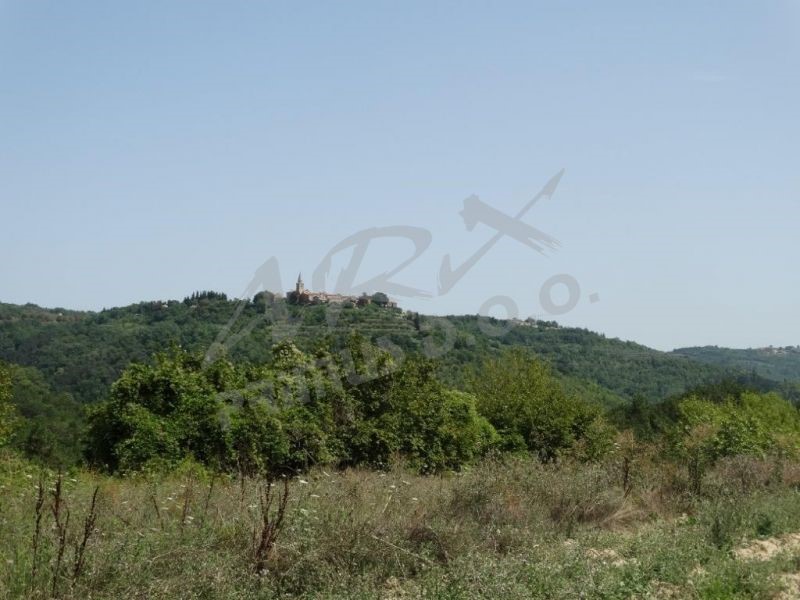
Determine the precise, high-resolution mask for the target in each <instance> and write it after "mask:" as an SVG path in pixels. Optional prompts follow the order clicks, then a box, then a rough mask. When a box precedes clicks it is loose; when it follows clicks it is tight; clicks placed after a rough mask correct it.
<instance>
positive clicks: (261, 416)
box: [87, 335, 608, 473]
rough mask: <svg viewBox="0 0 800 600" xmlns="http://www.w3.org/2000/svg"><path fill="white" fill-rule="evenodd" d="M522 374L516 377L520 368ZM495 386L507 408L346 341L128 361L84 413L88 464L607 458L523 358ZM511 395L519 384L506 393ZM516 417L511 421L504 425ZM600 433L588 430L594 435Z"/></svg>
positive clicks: (579, 414)
mask: <svg viewBox="0 0 800 600" xmlns="http://www.w3.org/2000/svg"><path fill="white" fill-rule="evenodd" d="M521 363H524V364H529V365H531V367H530V368H529V369H528V370H524V371H519V372H517V371H516V366H517V365H518V364H521ZM484 372H485V373H487V374H488V375H489V376H490V377H493V378H494V380H495V381H498V382H501V381H502V382H506V383H508V382H509V378H508V375H509V373H515V375H514V379H513V385H515V386H516V388H515V389H516V391H519V390H527V391H526V395H525V396H520V397H518V398H516V400H515V404H514V406H513V407H508V409H507V410H506V409H504V407H502V406H500V405H498V403H497V399H496V392H497V390H495V389H490V388H489V387H486V385H485V381H486V380H483V381H481V382H479V380H478V379H476V380H475V386H474V391H475V393H474V394H472V393H468V392H464V391H457V390H453V389H448V388H446V387H445V386H443V385H442V384H441V383H440V382H439V381H438V380H437V378H436V376H435V364H434V363H433V362H432V361H431V360H429V359H425V358H422V357H419V356H413V357H409V358H407V359H406V360H404V361H403V362H402V363H400V364H398V363H397V362H396V361H395V359H394V358H393V357H392V356H391V354H389V353H388V352H386V351H384V350H381V349H379V348H377V347H376V346H374V345H372V344H370V343H368V342H367V341H366V340H365V339H364V338H363V337H361V336H359V335H354V336H352V337H351V338H350V339H349V340H348V342H347V344H346V345H345V346H344V348H343V349H341V351H336V352H332V351H330V350H329V349H320V350H317V351H316V352H314V353H306V352H303V351H301V350H299V349H298V348H297V347H296V346H295V345H294V344H292V343H290V342H284V343H280V344H277V345H276V346H274V347H273V349H272V356H271V357H270V361H269V362H268V363H265V364H258V365H257V364H252V363H242V364H237V363H234V362H231V361H230V360H229V359H227V358H218V359H217V360H215V361H214V362H211V363H206V362H204V361H203V359H202V357H201V356H199V355H194V354H192V353H190V352H187V351H185V350H182V349H179V348H173V349H172V351H171V352H169V353H164V354H160V355H158V356H157V357H156V359H155V361H154V362H153V363H152V364H134V365H131V366H130V367H129V368H128V369H126V370H125V372H124V373H123V375H122V376H121V377H120V379H119V380H118V381H117V382H116V383H115V384H114V385H113V386H112V389H111V395H110V398H109V400H108V401H106V402H104V403H101V404H100V405H98V406H97V407H96V408H94V409H93V410H92V413H91V416H90V430H89V436H88V445H87V453H88V454H87V455H88V458H89V460H90V462H91V463H92V464H95V465H97V466H102V467H104V468H106V469H109V470H112V471H117V470H122V471H129V470H138V469H141V468H144V467H146V466H148V465H152V464H159V463H173V462H176V461H179V460H182V459H184V458H187V457H191V458H193V459H194V460H197V461H200V462H202V463H204V464H207V465H210V466H213V467H216V468H221V469H225V470H237V471H242V472H247V473H251V472H255V471H267V472H270V473H283V472H297V471H302V470H304V469H307V468H309V467H310V466H312V465H316V464H331V465H335V466H340V467H341V466H353V465H368V466H372V467H376V468H382V467H385V466H387V465H388V464H389V463H390V461H392V460H394V459H400V460H402V461H404V462H405V463H407V464H409V465H410V466H412V467H413V468H414V469H416V470H418V471H420V472H436V471H441V470H457V469H460V468H462V467H463V466H465V465H467V464H470V463H471V462H473V461H474V460H476V459H477V458H479V457H480V456H483V455H484V454H486V453H487V452H489V451H531V452H534V453H536V454H538V455H539V456H541V458H542V459H543V460H545V459H546V460H554V459H556V458H557V457H558V456H560V455H561V454H563V453H568V452H570V451H571V450H573V449H575V448H576V447H577V444H578V443H584V446H594V447H596V448H595V449H594V450H589V451H588V452H587V451H586V448H584V449H583V450H582V451H583V452H586V453H587V455H588V454H591V453H592V452H595V453H597V452H601V451H602V449H601V446H603V445H604V444H605V445H606V446H607V445H608V436H607V435H606V436H605V439H603V440H601V438H602V437H603V436H602V435H600V434H599V433H598V432H599V431H601V430H602V428H603V427H602V426H597V425H596V423H597V422H598V420H599V419H600V415H599V411H598V409H597V408H593V407H590V406H588V405H587V404H586V403H585V402H584V401H582V400H580V399H577V398H574V397H570V396H568V395H567V394H565V393H564V392H563V390H562V389H561V388H560V386H559V384H558V382H557V381H555V380H554V379H553V378H552V376H551V375H550V373H549V372H548V370H547V369H546V368H545V367H544V366H542V365H540V364H539V363H538V362H537V361H535V360H534V359H533V358H532V357H531V356H529V355H524V354H523V353H521V352H509V353H507V354H505V355H504V356H503V357H502V358H500V359H498V360H496V361H493V362H491V363H487V364H486V365H485V366H484ZM506 391H508V392H514V391H515V390H514V389H510V388H509V389H508V390H506ZM511 413H513V416H511ZM595 430H596V431H595Z"/></svg>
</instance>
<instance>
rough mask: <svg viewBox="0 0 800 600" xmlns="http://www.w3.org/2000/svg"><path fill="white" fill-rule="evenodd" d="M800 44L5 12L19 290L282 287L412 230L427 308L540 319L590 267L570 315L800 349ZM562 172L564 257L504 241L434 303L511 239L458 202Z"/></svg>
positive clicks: (462, 26)
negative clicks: (499, 306) (359, 245)
mask: <svg viewBox="0 0 800 600" xmlns="http://www.w3.org/2000/svg"><path fill="white" fill-rule="evenodd" d="M112 4H113V5H112ZM798 34H800V2H798V1H797V0H791V1H790V0H776V1H767V2H738V1H730V0H726V1H724V2H722V1H720V2H702V3H697V2H671V3H655V2H628V3H597V2H581V3H579V2H503V3H489V2H436V3H433V2H403V3H399V2H394V3H390V2H349V3H303V4H302V5H298V4H290V3H272V2H226V3H221V2H171V3H169V2H136V3H106V2H91V1H86V2H81V3H64V2H27V1H22V0H19V1H15V2H0V203H2V204H1V206H2V219H0V252H1V253H2V257H3V260H2V262H1V263H0V301H4V302H15V303H24V302H34V303H37V304H40V305H44V306H64V307H68V308H84V309H100V308H103V307H110V306H117V305H123V304H128V303H131V302H135V301H140V300H146V299H167V298H178V299H180V298H182V297H184V296H186V295H188V294H190V293H191V292H192V291H194V290H196V289H215V290H220V291H224V292H227V293H228V294H230V295H238V294H239V293H241V292H242V291H243V290H244V289H245V287H246V286H247V284H248V283H249V281H250V279H251V277H252V276H253V273H254V271H255V270H256V269H257V268H258V267H259V265H261V264H262V263H263V262H264V261H265V260H267V259H268V258H270V257H273V256H274V257H276V258H277V260H278V261H279V264H280V270H281V273H282V277H283V288H284V289H288V288H289V287H291V286H292V285H293V282H294V280H295V278H296V276H297V272H298V271H300V270H302V271H303V272H304V273H307V274H308V275H307V279H308V280H310V275H311V272H312V271H313V270H314V268H315V267H316V266H317V265H318V264H319V262H320V261H321V260H322V258H323V257H324V256H325V255H326V254H327V253H328V251H329V250H330V249H331V248H332V247H333V246H335V245H336V244H337V243H338V242H340V241H341V240H342V239H344V238H346V237H347V236H349V235H352V234H354V233H356V232H358V231H360V230H363V229H366V228H370V227H387V226H396V225H405V226H415V227H421V228H425V229H427V230H428V231H429V232H430V234H431V236H432V242H431V244H430V246H429V247H428V248H427V250H426V251H425V252H424V253H423V254H422V256H420V257H419V259H417V260H416V261H414V262H413V263H412V264H411V265H410V266H409V267H408V268H407V269H405V270H403V271H402V272H401V273H399V274H398V275H396V276H395V277H394V278H393V279H394V280H395V281H397V282H399V283H403V284H406V285H409V286H413V287H416V288H421V289H425V290H428V291H429V292H430V293H431V295H432V297H431V298H428V299H419V298H417V299H415V298H398V300H399V302H400V305H401V306H404V307H406V308H410V309H414V310H419V311H420V312H426V313H434V314H450V313H470V314H474V313H476V312H478V310H479V309H480V307H481V305H483V304H484V302H485V301H486V300H487V299H489V298H491V297H493V296H497V295H504V296H508V297H510V298H511V299H513V301H514V303H515V304H516V305H517V306H518V308H519V313H520V315H521V316H527V315H539V316H543V317H547V315H546V314H544V312H543V309H542V305H541V303H540V300H539V296H540V290H541V287H542V285H543V284H544V282H545V281H547V280H548V279H549V278H551V277H553V276H554V275H558V274H568V275H569V276H571V277H573V278H574V280H575V281H577V282H578V283H579V284H580V290H581V295H580V300H579V301H578V303H577V305H576V306H575V308H574V309H573V310H571V311H570V312H568V313H567V314H564V315H559V316H557V317H556V318H557V320H559V321H560V322H562V323H565V324H571V325H579V326H582V327H587V328H590V329H593V330H597V331H601V332H604V333H606V334H608V335H610V336H614V337H621V338H623V339H633V340H636V341H639V342H642V343H646V344H648V345H651V346H654V347H657V348H662V349H670V348H673V347H678V346H687V345H705V344H718V345H726V346H734V347H748V346H764V345H769V344H773V345H790V344H791V345H794V344H800V319H798V318H797V309H798V307H800V270H798V268H797V260H798V258H800V252H799V251H800V238H798V235H797V230H798V224H800V169H798V158H800V152H799V151H800V115H798V108H797V107H798V106H800V35H798ZM562 168H563V169H565V170H566V171H565V174H564V176H563V179H562V180H561V182H560V184H559V186H558V189H557V191H556V193H555V195H554V196H553V197H552V198H550V199H546V200H542V201H541V202H540V203H538V204H537V205H536V206H535V207H534V208H533V209H532V210H531V211H530V213H528V214H527V215H526V217H524V221H525V222H526V223H528V224H530V225H533V226H535V227H537V228H538V229H541V230H543V231H545V232H546V233H547V234H549V235H551V236H553V237H555V238H557V239H558V240H559V241H560V242H561V248H560V249H559V250H558V251H557V252H550V253H548V255H547V256H541V255H540V254H537V253H536V252H534V251H532V250H531V249H530V248H528V247H526V246H523V245H521V244H520V243H518V242H517V241H514V240H512V239H508V238H505V239H502V240H500V242H498V243H497V245H496V246H494V247H493V248H492V249H491V250H490V251H489V252H488V253H487V254H486V256H485V257H484V258H483V259H482V260H481V261H479V263H478V264H477V265H476V266H475V267H474V268H473V269H472V270H471V271H469V273H467V275H466V276H465V277H464V278H463V279H462V280H460V281H459V282H458V284H457V285H456V286H454V287H453V289H452V290H450V291H449V292H448V293H446V294H444V295H437V274H438V272H439V267H440V265H441V263H442V258H443V256H444V255H446V254H449V255H450V257H451V260H452V262H453V264H454V265H455V264H459V263H461V262H463V261H464V260H466V259H467V258H468V257H469V256H470V255H471V254H472V253H473V252H475V251H476V250H477V249H478V248H479V247H480V246H481V245H482V244H483V243H484V242H486V240H488V239H489V238H491V236H492V234H493V233H494V230H493V229H491V228H489V227H487V226H485V225H481V224H478V225H477V226H476V227H475V228H474V229H472V230H471V231H469V230H467V228H466V227H465V225H464V222H463V220H462V218H461V217H460V216H459V211H460V210H462V208H463V202H464V199H465V198H467V197H468V196H470V195H473V194H475V195H477V196H479V197H480V199H481V200H482V201H484V202H485V203H487V204H489V205H491V206H493V207H494V208H496V209H498V210H501V211H502V212H505V213H507V214H509V215H514V214H516V213H517V211H518V210H519V209H520V207H522V206H523V205H524V204H525V203H526V202H527V201H528V200H529V199H530V198H531V197H533V196H534V195H535V194H536V192H537V191H538V190H539V189H540V188H541V186H542V185H544V183H545V182H546V181H547V180H548V179H550V177H552V176H553V175H554V174H555V173H557V172H558V171H559V170H561V169H562ZM411 248H412V247H411V244H410V243H409V242H408V241H404V240H401V239H394V240H391V239H384V240H380V241H377V242H375V243H373V244H372V245H371V246H370V248H369V250H368V252H367V256H366V258H365V260H364V262H363V264H362V267H361V269H362V270H361V273H362V274H361V275H359V279H366V278H368V277H370V276H371V275H374V274H376V273H379V272H383V271H388V270H391V269H392V268H394V267H395V266H396V265H398V264H399V263H400V262H402V261H403V260H404V257H405V256H408V255H409V253H410V252H411ZM348 258H349V257H348V256H347V255H346V253H343V254H341V255H340V256H338V257H336V258H335V260H334V269H333V274H334V275H335V274H336V273H337V272H338V269H339V268H341V266H343V265H345V264H346V263H347V260H348ZM334 283H335V281H334V280H331V281H330V283H329V284H328V285H326V287H328V288H329V289H332V288H333V287H334ZM559 293H562V294H563V289H561V290H557V291H556V294H555V296H554V298H556V299H558V294H559ZM590 294H597V295H598V297H599V301H597V302H590V301H589V296H590ZM495 314H502V312H496V313H495Z"/></svg>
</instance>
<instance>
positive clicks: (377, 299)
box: [286, 273, 397, 308]
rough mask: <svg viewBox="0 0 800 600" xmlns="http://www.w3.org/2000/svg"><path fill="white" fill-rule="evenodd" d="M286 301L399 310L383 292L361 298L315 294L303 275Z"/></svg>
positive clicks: (300, 275) (361, 296) (364, 295)
mask: <svg viewBox="0 0 800 600" xmlns="http://www.w3.org/2000/svg"><path fill="white" fill-rule="evenodd" d="M286 299H287V300H288V301H289V302H290V303H292V304H348V303H352V304H353V305H355V306H366V305H368V304H376V305H378V306H382V307H385V308H397V302H393V301H392V300H389V298H388V296H387V295H386V294H384V293H383V292H376V293H375V294H372V295H371V296H370V295H367V294H366V293H364V294H361V295H360V296H348V295H344V294H329V293H328V292H314V291H311V290H308V289H306V287H305V284H304V283H303V275H302V273H301V274H299V275H298V276H297V283H296V284H295V286H294V289H293V290H290V291H288V292H286Z"/></svg>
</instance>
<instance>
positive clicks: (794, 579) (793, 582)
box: [775, 573, 800, 600]
mask: <svg viewBox="0 0 800 600" xmlns="http://www.w3.org/2000/svg"><path fill="white" fill-rule="evenodd" d="M780 581H781V586H782V587H783V590H781V591H780V592H779V593H778V594H777V595H776V596H775V600H800V573H789V574H787V575H781V578H780Z"/></svg>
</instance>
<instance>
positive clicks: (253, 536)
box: [0, 452, 800, 598]
mask: <svg viewBox="0 0 800 600" xmlns="http://www.w3.org/2000/svg"><path fill="white" fill-rule="evenodd" d="M626 458H627V460H626ZM702 483H703V485H702V487H701V489H702V493H701V494H698V493H696V489H695V488H696V481H694V480H693V479H692V475H691V474H690V473H689V472H688V471H687V470H685V469H682V468H680V467H678V466H675V465H672V464H671V463H667V462H663V461H660V460H659V458H658V456H657V454H656V453H650V454H647V453H646V452H642V453H637V454H636V455H635V456H634V455H624V454H620V455H617V456H614V457H612V458H609V459H608V460H606V461H605V462H601V463H596V464H579V463H569V462H566V463H561V464H558V465H542V464H540V463H538V462H536V461H533V460H529V459H522V458H509V459H505V460H488V461H486V462H484V463H482V464H480V465H478V466H476V467H475V468H473V469H472V470H470V471H467V472H463V473H459V474H446V475H442V476H427V477H423V476H418V475H413V474H411V473H410V472H408V471H406V470H404V469H403V468H402V467H401V466H397V467H395V468H394V469H393V470H391V471H388V472H385V473H380V472H374V471H361V470H348V471H343V472H333V471H328V470H324V469H319V470H316V471H313V472H312V473H309V474H307V475H304V476H302V477H297V478H294V479H292V480H291V481H288V480H287V481H285V482H276V483H275V485H274V486H270V485H269V483H268V482H267V483H265V482H264V481H261V480H256V479H249V478H236V477H229V476H223V475H219V474H216V475H214V474H211V473H208V472H206V471H205V470H203V469H202V468H200V467H197V466H196V465H192V464H187V465H184V466H183V467H182V468H181V469H179V470H178V471H177V472H174V473H171V474H169V475H158V474H140V475H137V476H131V477H126V478H112V477H106V476H101V475H98V474H94V473H90V472H74V473H67V474H64V475H59V474H57V473H51V472H40V471H38V470H37V469H36V468H35V467H34V466H32V465H31V464H29V463H26V462H23V461H20V460H18V459H15V458H13V457H4V458H2V459H1V460H0V575H2V576H1V577H0V595H2V596H3V597H11V598H48V597H60V598H80V597H85V598H253V597H257V598H272V597H309V598H311V597H314V598H418V597H429V598H475V597H492V598H531V597H534V598H579V597H584V598H593V597H599V598H628V597H640V598H647V597H653V598H655V597H673V598H684V597H686V598H731V597H741V598H759V597H760V598H771V597H773V596H774V595H775V594H776V593H778V592H779V590H780V588H781V585H782V583H781V578H780V576H781V574H785V573H789V572H792V571H793V570H794V571H796V570H797V569H798V566H800V556H796V555H794V554H793V553H792V552H793V551H791V550H787V552H784V553H779V554H777V555H776V556H774V557H772V558H770V560H763V561H762V560H753V561H743V560H741V559H740V558H737V556H736V554H735V553H734V550H735V549H736V548H737V547H739V546H741V545H743V544H746V543H748V542H747V541H748V540H751V539H755V538H759V537H761V538H765V537H775V538H779V537H780V536H781V535H783V534H785V533H788V532H794V531H798V530H800V492H798V489H800V468H798V465H796V464H794V463H791V462H789V461H772V460H755V459H743V458H742V459H730V460H727V461H723V462H721V463H720V464H719V465H717V466H716V467H715V468H713V469H711V470H710V471H709V472H707V473H706V474H705V476H704V480H703V482H702Z"/></svg>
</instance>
